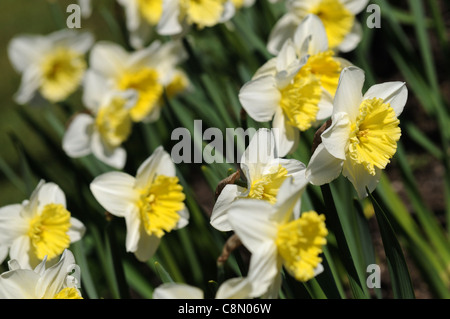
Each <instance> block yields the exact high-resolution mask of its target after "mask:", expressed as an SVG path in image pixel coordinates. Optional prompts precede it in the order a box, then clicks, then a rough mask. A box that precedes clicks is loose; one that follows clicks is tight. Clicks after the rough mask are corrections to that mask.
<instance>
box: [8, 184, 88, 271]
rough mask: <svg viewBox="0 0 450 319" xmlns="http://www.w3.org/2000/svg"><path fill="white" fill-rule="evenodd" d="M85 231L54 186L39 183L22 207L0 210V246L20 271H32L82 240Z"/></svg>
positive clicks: (59, 191)
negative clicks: (3, 247) (7, 249)
mask: <svg viewBox="0 0 450 319" xmlns="http://www.w3.org/2000/svg"><path fill="white" fill-rule="evenodd" d="M84 233H85V227H84V225H83V223H82V222H80V221H79V220H78V219H76V218H74V217H72V216H71V214H70V212H69V211H68V210H67V209H66V198H65V195H64V193H63V191H62V190H61V188H59V186H58V185H56V184H54V183H45V182H44V181H41V182H40V183H39V185H38V186H37V187H36V189H35V190H34V191H33V193H32V194H31V197H30V200H29V201H28V200H27V201H24V202H23V203H22V204H13V205H7V206H4V207H2V208H0V242H1V243H2V244H3V245H6V246H7V247H9V257H10V258H11V259H15V260H17V261H18V262H19V264H20V265H21V266H22V267H24V268H30V269H31V268H33V267H35V266H36V265H37V264H39V263H40V262H41V261H42V260H43V259H44V257H46V258H47V259H48V260H49V261H52V260H53V259H54V258H55V257H57V256H59V255H60V254H62V252H63V251H64V249H66V248H68V247H69V245H70V244H71V243H73V242H76V241H78V240H80V239H81V238H82V236H83V235H84Z"/></svg>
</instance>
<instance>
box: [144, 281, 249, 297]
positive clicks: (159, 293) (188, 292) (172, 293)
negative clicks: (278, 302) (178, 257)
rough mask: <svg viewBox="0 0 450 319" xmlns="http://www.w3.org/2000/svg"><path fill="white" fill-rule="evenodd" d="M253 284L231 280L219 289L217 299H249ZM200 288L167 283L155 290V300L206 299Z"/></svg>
mask: <svg viewBox="0 0 450 319" xmlns="http://www.w3.org/2000/svg"><path fill="white" fill-rule="evenodd" d="M251 287H252V285H251V282H250V281H249V280H248V279H247V278H231V279H228V280H226V281H224V282H223V283H222V284H221V285H220V286H219V288H218V289H217V292H216V295H215V299H248V298H250V297H249V296H250V292H251ZM204 298H205V295H204V293H203V291H202V290H201V289H200V288H197V287H194V286H191V285H187V284H179V283H165V284H162V285H160V286H158V287H156V288H155V291H154V292H153V299H204Z"/></svg>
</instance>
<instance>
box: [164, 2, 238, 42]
mask: <svg viewBox="0 0 450 319" xmlns="http://www.w3.org/2000/svg"><path fill="white" fill-rule="evenodd" d="M234 13H235V7H234V5H233V2H232V1H231V0H164V2H163V12H162V16H161V19H160V21H159V24H158V26H157V30H158V33H159V34H161V35H177V34H182V33H184V32H186V31H187V30H188V29H189V27H191V26H196V27H197V28H199V29H202V28H205V27H213V26H215V25H217V24H219V23H223V22H226V21H228V20H229V19H231V18H232V17H233V15H234Z"/></svg>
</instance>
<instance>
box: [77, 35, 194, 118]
mask: <svg viewBox="0 0 450 319" xmlns="http://www.w3.org/2000/svg"><path fill="white" fill-rule="evenodd" d="M186 57H187V55H186V53H185V51H184V50H183V47H182V45H181V43H180V42H178V41H171V42H166V43H164V44H161V43H160V42H159V41H155V42H153V43H152V44H151V45H150V46H149V47H147V48H145V49H142V50H137V51H133V52H127V51H125V49H124V48H122V47H121V46H119V45H117V44H115V43H112V42H106V41H102V42H98V43H97V44H96V45H94V47H93V48H92V51H91V54H90V59H89V61H90V69H89V70H87V71H86V73H87V74H89V73H91V72H92V73H95V74H96V75H97V76H87V75H86V82H85V85H84V86H85V87H91V86H92V87H96V86H99V84H98V82H99V81H100V82H103V83H106V85H107V88H108V90H111V91H127V90H134V91H136V93H137V99H136V103H135V105H133V106H132V107H131V109H130V116H131V119H132V120H133V121H134V122H140V121H145V122H154V121H156V120H158V118H159V116H160V112H161V107H162V105H163V104H164V101H163V94H164V91H166V94H167V97H168V98H171V97H173V96H174V95H176V94H178V93H180V92H182V91H184V90H186V89H187V88H188V86H189V80H188V78H187V76H186V74H185V73H184V72H183V71H182V70H181V69H179V68H178V64H180V63H181V62H183V61H184V60H185V59H186Z"/></svg>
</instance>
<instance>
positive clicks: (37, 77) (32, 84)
mask: <svg viewBox="0 0 450 319" xmlns="http://www.w3.org/2000/svg"><path fill="white" fill-rule="evenodd" d="M41 78H42V74H41V70H40V69H39V68H38V67H37V66H35V65H31V66H30V67H28V68H27V69H25V71H24V72H23V74H22V79H21V82H20V87H19V89H18V90H17V92H16V93H15V94H14V101H15V102H16V103H17V104H21V105H24V104H27V103H28V102H30V101H31V100H32V99H33V98H34V97H35V95H36V92H37V91H38V90H39V87H40V85H41Z"/></svg>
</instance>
